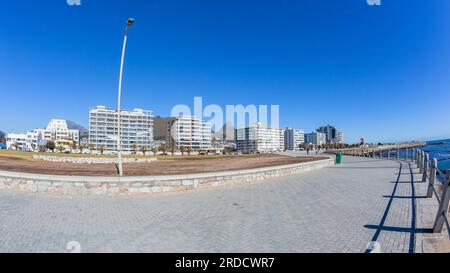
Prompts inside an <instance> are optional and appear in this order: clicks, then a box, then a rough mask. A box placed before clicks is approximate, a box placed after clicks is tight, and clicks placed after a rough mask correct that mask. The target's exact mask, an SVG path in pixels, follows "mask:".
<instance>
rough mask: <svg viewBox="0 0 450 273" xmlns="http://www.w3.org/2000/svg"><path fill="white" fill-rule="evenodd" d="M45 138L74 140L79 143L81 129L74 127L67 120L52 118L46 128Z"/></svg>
mask: <svg viewBox="0 0 450 273" xmlns="http://www.w3.org/2000/svg"><path fill="white" fill-rule="evenodd" d="M44 138H45V139H51V140H53V141H59V140H65V141H67V140H72V141H74V142H75V143H77V144H79V143H80V130H78V129H72V128H71V127H70V126H69V124H68V122H67V121H66V120H63V119H52V120H51V121H50V122H49V124H48V125H47V129H45V130H44Z"/></svg>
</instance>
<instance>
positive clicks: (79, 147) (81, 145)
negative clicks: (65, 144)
mask: <svg viewBox="0 0 450 273" xmlns="http://www.w3.org/2000/svg"><path fill="white" fill-rule="evenodd" d="M78 149H80V154H82V153H83V149H84V146H83V144H80V145H79V146H78Z"/></svg>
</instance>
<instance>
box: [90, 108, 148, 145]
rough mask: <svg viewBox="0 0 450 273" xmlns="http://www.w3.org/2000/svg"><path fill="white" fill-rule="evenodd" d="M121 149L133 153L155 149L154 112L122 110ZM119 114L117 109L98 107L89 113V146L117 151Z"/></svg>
mask: <svg viewBox="0 0 450 273" xmlns="http://www.w3.org/2000/svg"><path fill="white" fill-rule="evenodd" d="M120 122H121V129H120V135H121V149H122V150H123V151H132V150H133V148H134V146H136V148H138V149H140V148H142V147H145V148H147V149H150V148H152V147H153V112H152V111H149V110H143V109H134V110H129V111H128V110H122V111H121V112H120ZM117 138H118V113H117V110H115V109H107V108H106V107H105V106H97V107H96V108H94V109H91V110H90V111H89V144H90V145H93V146H94V147H95V148H100V147H102V148H104V149H105V150H108V151H115V150H117Z"/></svg>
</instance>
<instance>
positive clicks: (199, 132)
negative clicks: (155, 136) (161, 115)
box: [166, 116, 212, 150]
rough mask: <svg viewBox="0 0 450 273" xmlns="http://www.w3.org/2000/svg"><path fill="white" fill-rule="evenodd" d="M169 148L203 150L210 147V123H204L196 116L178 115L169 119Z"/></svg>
mask: <svg viewBox="0 0 450 273" xmlns="http://www.w3.org/2000/svg"><path fill="white" fill-rule="evenodd" d="M166 142H167V144H168V146H169V148H173V149H180V148H181V147H185V148H188V147H190V148H191V149H192V150H204V149H210V148H211V147H212V132H211V124H210V123H204V122H202V121H201V120H200V119H198V118H197V117H192V116H180V117H177V118H173V119H171V120H170V124H169V131H168V135H167V141H166Z"/></svg>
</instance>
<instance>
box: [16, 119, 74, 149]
mask: <svg viewBox="0 0 450 273" xmlns="http://www.w3.org/2000/svg"><path fill="white" fill-rule="evenodd" d="M9 135H10V136H11V137H10V145H9V146H7V147H8V149H15V146H17V145H12V144H14V143H16V144H17V143H19V146H20V148H19V149H20V150H26V151H35V150H37V149H38V148H39V146H44V145H45V144H46V143H47V142H48V141H54V142H55V145H56V146H64V147H66V148H69V147H68V146H71V145H68V144H67V143H71V144H73V143H75V144H77V145H78V144H79V141H80V131H79V130H77V129H72V128H71V127H70V126H69V125H68V122H67V121H66V120H63V119H52V120H51V121H50V122H49V123H48V125H47V128H46V129H34V130H31V131H28V132H27V133H26V134H9ZM11 145H12V146H11Z"/></svg>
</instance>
